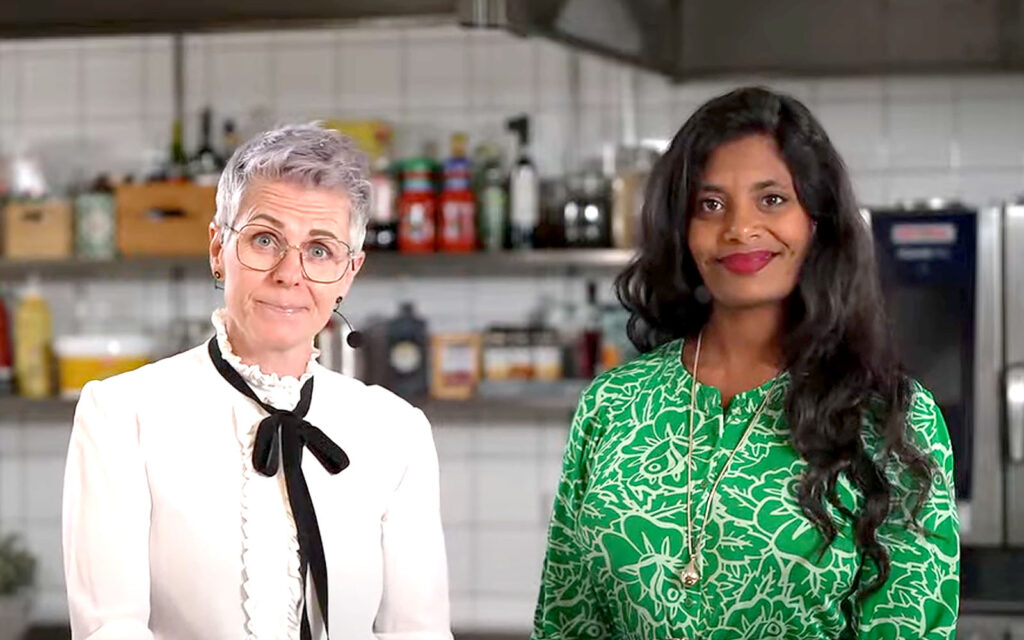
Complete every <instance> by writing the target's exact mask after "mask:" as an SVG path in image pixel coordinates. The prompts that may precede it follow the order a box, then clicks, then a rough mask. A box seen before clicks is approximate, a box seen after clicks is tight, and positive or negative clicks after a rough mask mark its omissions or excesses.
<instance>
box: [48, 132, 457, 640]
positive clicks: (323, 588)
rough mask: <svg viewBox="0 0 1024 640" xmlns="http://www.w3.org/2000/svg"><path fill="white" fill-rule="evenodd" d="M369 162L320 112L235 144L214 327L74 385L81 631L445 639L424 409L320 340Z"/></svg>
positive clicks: (222, 219) (73, 600) (96, 639)
mask: <svg viewBox="0 0 1024 640" xmlns="http://www.w3.org/2000/svg"><path fill="white" fill-rule="evenodd" d="M367 173H368V172H367V162H366V159H365V156H364V155H363V154H362V153H361V152H360V151H359V150H358V149H357V148H356V146H355V145H354V144H353V142H352V141H351V140H350V139H349V138H348V137H346V136H344V135H341V134H340V133H338V132H336V131H331V130H326V129H322V128H320V127H317V126H315V125H302V126H290V127H284V128H281V129H277V130H274V131H269V132H266V133H264V134H262V135H259V136H257V137H256V138H254V139H253V140H250V141H249V142H247V143H246V144H244V145H243V146H241V147H239V149H238V150H237V151H236V152H235V153H234V155H233V156H232V157H231V159H230V161H229V162H228V166H227V167H226V168H225V170H224V172H223V174H222V176H221V179H220V184H219V186H218V191H217V213H216V216H215V217H214V220H213V222H212V223H211V224H210V271H211V272H212V275H213V277H214V280H215V284H216V285H217V286H218V287H219V288H223V290H224V307H223V308H222V309H218V310H217V311H215V312H214V314H213V317H212V322H213V325H214V329H215V333H216V335H215V336H214V337H213V338H211V339H210V341H209V342H208V343H206V344H203V345H201V346H198V347H196V348H194V349H191V350H189V351H186V352H184V353H181V354H178V355H176V356H173V357H170V358H167V359H164V360H161V361H159V362H156V363H154V364H151V365H148V366H145V367H143V368H141V369H138V370H136V371H133V372H130V373H127V374H123V375H120V376H115V377H113V378H109V379H107V380H104V381H101V382H90V383H89V384H88V385H86V386H85V388H84V389H83V390H82V397H81V399H80V400H79V403H78V408H77V410H76V412H75V420H74V427H73V430H72V435H71V443H70V447H69V452H68V461H67V470H66V474H65V479H64V515H63V520H64V524H63V529H64V535H63V538H64V564H65V575H66V579H67V589H68V600H69V605H70V617H71V627H72V634H73V637H74V638H88V639H91V640H106V639H118V640H122V639H123V640H136V639H138V640H143V639H154V640H156V639H174V640H179V639H182V638H247V639H253V640H255V639H260V640H262V639H275V640H276V639H288V640H292V639H295V640H299V639H302V640H306V639H310V640H311V639H313V638H317V639H320V640H323V639H327V638H331V639H334V638H345V639H350V638H387V639H388V640H413V639H415V640H434V639H438V640H440V639H449V638H451V633H450V630H449V613H448V611H449V609H448V583H447V569H446V559H445V549H444V539H443V534H442V530H441V521H440V512H439V506H438V502H439V497H438V470H437V455H436V452H435V449H434V443H433V438H432V436H431V432H430V425H429V423H428V422H427V419H426V417H425V416H424V415H423V413H422V412H421V411H419V410H418V409H415V408H413V407H412V406H410V405H408V404H407V403H406V402H404V401H403V400H401V399H399V398H398V397H397V396H395V395H393V394H391V393H390V392H388V391H386V390H384V389H382V388H380V387H369V386H366V385H364V384H362V383H361V382H359V381H357V380H354V379H352V378H348V377H345V376H343V375H341V374H339V373H336V372H333V371H330V370H328V369H325V368H324V367H321V366H320V365H319V364H318V363H317V362H316V357H317V355H318V352H317V350H316V349H315V348H314V347H313V338H314V336H315V335H316V334H317V333H318V332H319V331H320V330H321V329H323V328H324V326H325V325H326V324H327V321H328V319H329V318H330V316H331V313H332V312H334V311H336V310H337V307H338V305H340V304H341V301H342V299H343V297H344V296H345V295H346V294H347V293H348V290H349V289H350V287H351V286H352V282H353V279H354V278H355V276H356V274H357V273H359V270H360V268H361V267H362V265H363V261H364V259H365V254H364V253H363V252H362V242H363V237H364V235H365V230H366V222H367V212H368V210H369V206H370V185H369V181H368V177H367ZM292 249H294V250H295V251H292ZM304 454H310V455H304Z"/></svg>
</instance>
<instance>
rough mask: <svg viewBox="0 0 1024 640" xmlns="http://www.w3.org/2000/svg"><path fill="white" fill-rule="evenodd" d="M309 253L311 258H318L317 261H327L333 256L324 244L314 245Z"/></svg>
mask: <svg viewBox="0 0 1024 640" xmlns="http://www.w3.org/2000/svg"><path fill="white" fill-rule="evenodd" d="M308 251H309V255H310V257H312V258H316V259H317V260H326V259H328V258H330V257H332V256H333V253H332V252H331V250H330V249H328V248H327V247H325V246H324V245H322V244H314V245H312V246H310V247H309V249H308Z"/></svg>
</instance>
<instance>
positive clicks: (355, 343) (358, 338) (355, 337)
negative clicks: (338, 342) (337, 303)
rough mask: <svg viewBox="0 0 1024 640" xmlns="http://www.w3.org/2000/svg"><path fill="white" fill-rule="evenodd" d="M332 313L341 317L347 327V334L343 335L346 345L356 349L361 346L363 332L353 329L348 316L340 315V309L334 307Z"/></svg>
mask: <svg viewBox="0 0 1024 640" xmlns="http://www.w3.org/2000/svg"><path fill="white" fill-rule="evenodd" d="M334 313H335V314H337V316H338V317H339V318H341V319H342V321H343V322H344V323H345V326H347V327H348V336H346V337H345V342H347V343H348V346H350V347H352V348H353V349H358V348H359V347H361V346H363V334H362V333H361V332H359V331H356V330H355V329H353V328H352V323H351V322H349V321H348V318H346V317H345V316H344V315H342V313H341V312H340V311H338V310H337V309H335V310H334Z"/></svg>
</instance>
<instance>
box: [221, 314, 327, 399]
mask: <svg viewBox="0 0 1024 640" xmlns="http://www.w3.org/2000/svg"><path fill="white" fill-rule="evenodd" d="M226 314H227V312H226V310H225V309H217V310H216V311H214V312H213V315H212V316H211V317H210V321H211V322H212V323H213V327H214V329H216V331H217V346H218V347H220V352H221V355H222V356H223V357H224V360H226V361H227V362H228V364H230V365H231V366H232V367H233V368H234V369H235V371H237V372H238V373H239V374H241V376H242V378H243V379H244V380H245V381H246V383H247V384H248V385H249V386H251V387H253V388H254V389H258V390H263V391H278V392H285V393H289V394H292V393H294V394H298V391H299V389H300V388H301V387H302V385H303V384H304V383H305V382H306V380H309V379H310V378H311V377H312V376H313V365H314V364H316V361H317V358H319V357H320V350H319V349H317V348H316V347H314V348H313V350H312V352H311V353H310V355H309V362H307V363H306V371H305V372H304V373H303V374H302V375H301V376H300V377H298V378H296V377H295V376H278V375H277V374H276V373H265V372H264V371H263V370H261V369H260V366H259V365H258V364H245V363H244V362H242V358H241V357H239V356H237V355H235V352H234V351H233V350H232V349H231V342H230V341H229V340H228V331H227V325H226V323H225V316H226Z"/></svg>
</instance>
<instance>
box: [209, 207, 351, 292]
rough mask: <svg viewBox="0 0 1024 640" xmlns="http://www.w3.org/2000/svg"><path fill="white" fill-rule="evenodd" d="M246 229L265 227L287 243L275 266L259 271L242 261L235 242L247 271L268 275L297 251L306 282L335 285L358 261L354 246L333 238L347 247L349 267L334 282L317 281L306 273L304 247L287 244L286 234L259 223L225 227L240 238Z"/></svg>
mask: <svg viewBox="0 0 1024 640" xmlns="http://www.w3.org/2000/svg"><path fill="white" fill-rule="evenodd" d="M246 227H264V228H266V229H269V230H271V231H274V232H275V233H277V235H280V236H281V237H282V238H283V239H284V240H285V242H284V251H282V252H281V254H280V255H279V256H278V258H277V262H275V263H274V266H272V267H268V268H266V269H257V268H256V267H250V266H249V265H247V264H245V262H244V261H243V260H242V256H241V255H239V253H238V242H237V240H236V241H235V257H236V258H238V262H239V264H241V265H242V266H243V267H245V268H246V269H252V270H253V271H259V272H260V273H268V272H270V271H273V270H274V269H276V268H278V267H280V266H281V263H282V262H284V258H285V256H287V255H288V251H290V250H291V249H295V250H296V251H297V252H298V254H299V268H301V269H302V277H303V278H305V279H306V280H309V281H310V282H315V283H317V284H334V283H335V282H341V281H342V279H344V277H345V276H347V275H348V272H349V271H350V270H351V269H352V262H353V261H354V260H355V259H356V256H357V255H358V254H359V252H358V251H356V250H355V249H353V248H352V246H351V245H350V244H349V243H347V242H345V241H344V240H339V239H337V238H333V240H334V241H335V242H340V243H341V244H343V245H345V248H346V249H347V250H348V260H347V262H348V266H346V267H345V270H344V271H343V272H342V273H341V275H340V276H338V277H337V278H335V279H334V280H327V281H324V280H316V279H314V278H311V277H310V276H309V274H308V273H306V260H305V259H304V258H303V257H302V245H301V244H288V242H287V240H288V239H287V238H285V237H284V234H283V233H280V232H278V231H277V230H276V229H274V228H273V227H271V226H269V225H265V224H260V223H259V222H248V223H246V224H243V225H242V228H241V229H236V228H234V227H232V226H231V225H229V224H226V225H224V228H225V229H227V230H229V231H231V232H232V233H234V234H236V235H238V236H241V235H242V229H245V228H246Z"/></svg>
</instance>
